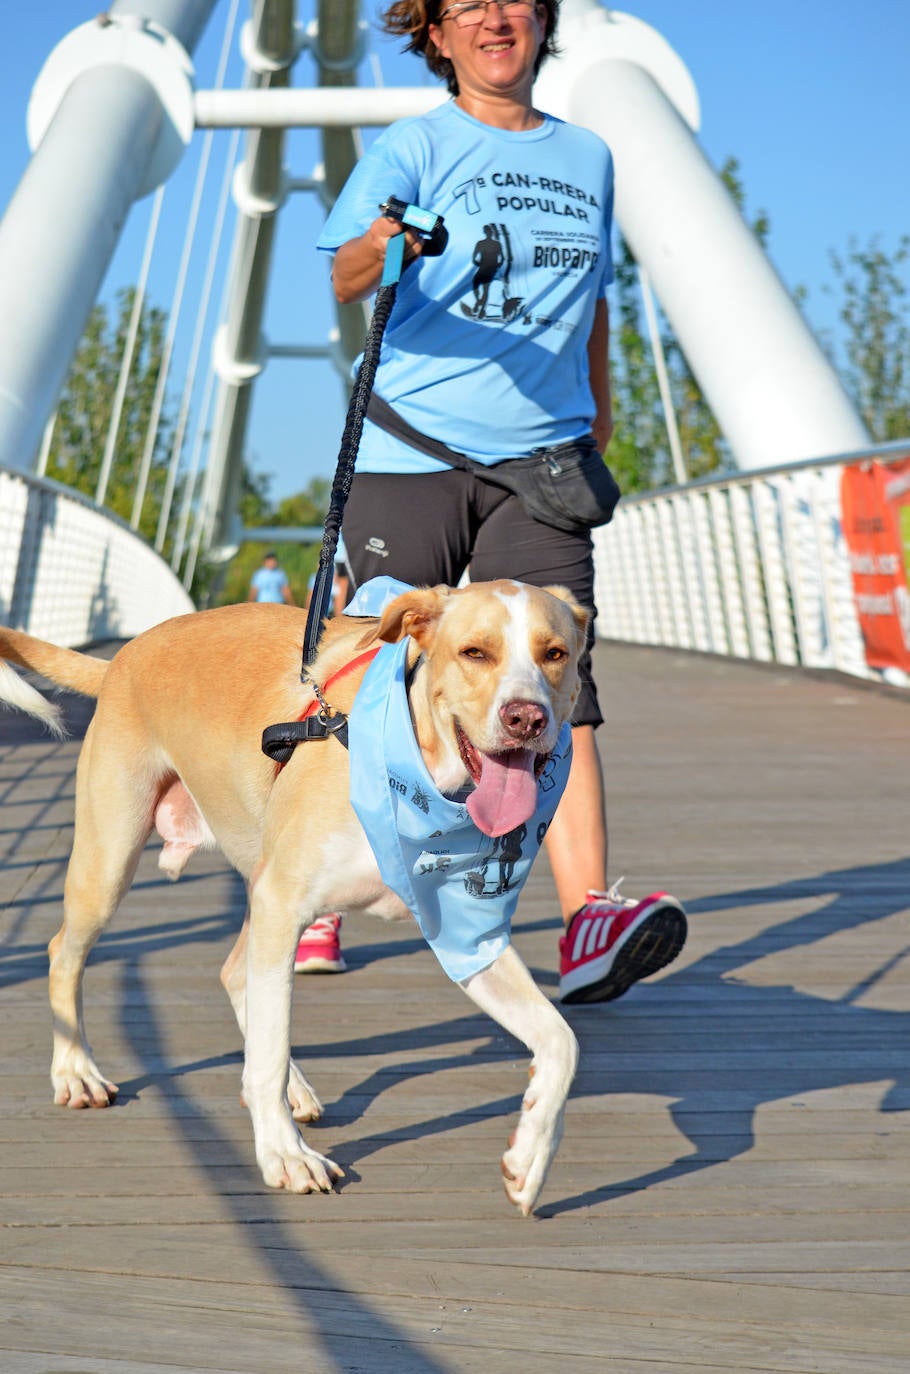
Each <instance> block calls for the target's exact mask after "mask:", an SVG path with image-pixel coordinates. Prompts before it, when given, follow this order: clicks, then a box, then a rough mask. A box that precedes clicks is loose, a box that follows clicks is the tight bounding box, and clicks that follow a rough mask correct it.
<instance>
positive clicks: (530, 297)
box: [319, 0, 686, 1002]
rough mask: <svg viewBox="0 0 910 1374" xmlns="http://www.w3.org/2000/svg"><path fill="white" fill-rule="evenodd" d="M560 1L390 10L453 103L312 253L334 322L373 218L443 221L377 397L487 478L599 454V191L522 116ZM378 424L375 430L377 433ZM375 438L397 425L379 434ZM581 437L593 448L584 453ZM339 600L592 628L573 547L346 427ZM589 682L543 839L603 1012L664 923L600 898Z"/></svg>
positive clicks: (577, 983)
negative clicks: (533, 617) (322, 271)
mask: <svg viewBox="0 0 910 1374" xmlns="http://www.w3.org/2000/svg"><path fill="white" fill-rule="evenodd" d="M557 12H558V0H540V2H539V3H535V0H500V3H496V0H491V2H490V3H474V0H452V2H451V3H449V0H442V2H441V3H439V2H438V0H435V2H434V0H398V3H396V4H393V5H392V6H391V7H390V8H389V9H388V10H387V11H386V13H385V15H384V21H385V27H386V28H387V30H389V31H390V32H392V33H397V34H402V35H406V36H407V39H408V43H407V47H408V48H409V49H410V50H411V51H413V52H416V53H419V54H421V55H422V56H423V57H424V59H425V60H426V62H427V64H428V66H429V68H430V70H431V71H433V72H434V73H435V74H436V75H438V76H441V77H442V78H443V79H444V80H445V81H446V83H447V85H448V88H449V90H450V92H451V94H452V96H453V99H452V100H451V101H449V102H448V103H447V104H445V105H443V106H442V107H440V108H439V109H437V110H434V111H432V112H431V113H430V114H428V115H425V116H421V117H420V118H416V119H405V120H400V121H399V122H398V123H397V124H394V125H392V126H391V127H390V128H389V129H388V130H386V132H385V133H384V134H383V135H382V136H381V137H380V138H379V139H378V140H377V141H376V143H375V144H374V145H373V147H372V148H371V149H370V150H369V152H368V153H367V154H366V155H365V156H364V157H363V158H362V159H361V161H360V162H359V164H358V166H357V168H356V169H355V171H354V173H353V175H352V176H351V178H350V180H349V182H348V184H347V186H346V187H345V188H344V190H343V191H342V193H341V195H340V197H339V199H338V201H337V203H336V205H335V207H334V209H333V211H332V213H331V215H330V216H329V219H328V221H327V223H326V226H325V230H324V232H323V234H322V236H321V238H320V241H319V247H320V248H322V249H324V250H327V251H329V252H331V253H333V254H334V262H333V267H332V281H333V285H334V289H335V294H336V296H337V298H338V300H339V301H340V302H343V303H347V302H352V301H359V300H363V299H365V298H366V297H368V296H369V295H371V294H372V293H373V292H374V291H375V290H376V288H377V286H378V284H379V281H380V277H381V275H382V270H383V264H384V260H385V251H386V247H387V244H388V242H389V240H390V239H391V238H393V237H394V236H395V235H397V234H399V233H401V232H402V226H401V225H400V223H398V222H396V221H395V220H393V219H390V218H388V217H386V216H385V215H383V214H382V213H380V212H379V206H380V205H381V204H382V203H384V202H385V201H386V200H387V199H388V197H389V196H390V195H391V196H395V197H397V198H398V199H400V200H403V201H406V202H410V203H413V204H417V205H420V206H422V207H423V208H425V209H428V210H432V211H434V212H436V213H437V214H441V215H442V216H443V217H444V219H445V224H446V228H447V230H448V232H449V242H448V245H447V247H446V249H445V251H444V252H443V253H442V255H441V256H437V257H429V256H423V254H422V248H421V243H420V241H419V239H418V238H417V236H416V235H415V234H414V233H413V231H411V230H406V231H404V232H405V233H406V247H405V255H404V256H405V263H406V269H405V271H404V273H403V276H402V279H401V282H400V285H399V288H398V296H397V300H396V304H395V308H394V310H393V312H392V316H391V318H390V321H389V325H388V328H387V331H386V335H385V340H384V343H383V352H382V360H381V363H380V366H379V369H378V373H377V378H376V391H377V393H378V394H379V396H381V397H382V399H383V400H384V401H386V402H387V403H389V405H391V406H392V408H393V410H394V412H396V414H397V416H398V417H400V418H401V419H403V420H404V421H406V422H407V424H408V425H410V426H412V427H413V429H414V430H416V431H418V432H419V434H420V435H421V436H429V438H430V439H431V440H433V439H435V440H442V441H443V442H444V443H445V444H447V445H448V446H449V447H450V448H452V449H455V450H457V451H459V452H461V453H463V454H466V455H467V456H468V457H469V458H471V459H473V460H474V461H475V462H478V463H481V464H484V465H487V466H489V465H490V464H494V463H499V462H502V461H504V460H508V459H510V458H516V457H518V456H522V455H527V454H530V453H532V452H533V451H535V450H540V449H546V448H551V447H555V446H561V445H564V444H566V443H576V444H581V445H584V444H591V443H592V442H594V443H596V444H597V446H598V448H599V450H600V451H601V452H602V451H603V449H604V448H605V447H606V445H607V443H608V441H609V438H610V434H611V432H612V417H611V404H610V383H609V371H608V359H607V350H608V338H609V323H608V315H607V303H606V300H605V297H604V292H605V290H606V287H607V285H608V284H609V282H610V281H611V280H612V276H613V272H612V263H611V257H610V226H611V217H612V206H613V169H612V160H611V157H610V153H609V150H608V148H607V147H606V145H605V144H604V143H603V142H602V141H601V140H600V139H599V138H598V137H597V136H596V135H595V134H593V133H590V132H589V131H588V130H584V129H579V128H576V127H574V126H572V125H569V124H566V123H563V122H562V121H560V120H557V119H554V118H552V117H551V116H549V115H546V114H544V113H542V112H541V111H539V110H538V109H536V108H535V106H534V104H533V101H532V98H531V88H532V84H533V81H534V77H535V75H536V73H537V71H538V69H539V67H540V64H541V63H542V62H543V61H544V60H545V58H546V57H547V56H548V55H550V54H551V53H552V52H553V51H554V34H555V29H556V20H557ZM385 423H387V422H385ZM393 430H394V425H393ZM592 436H593V439H592ZM344 537H345V545H346V548H347V551H348V564H349V567H350V569H351V572H352V575H353V578H354V581H355V585H359V584H360V583H362V582H363V581H364V580H366V579H367V578H370V577H373V576H376V575H378V574H381V573H385V574H388V575H390V576H392V577H397V578H400V579H402V580H403V581H406V582H411V583H415V584H434V583H439V582H445V583H449V584H451V585H455V584H457V583H458V581H459V579H460V577H461V576H462V574H463V573H464V571H465V569H466V568H467V567H468V566H469V565H470V570H471V571H470V575H471V578H472V580H474V581H482V580H486V579H494V578H500V577H505V578H516V579H519V580H522V581H526V582H530V583H534V584H536V585H538V586H545V585H547V584H549V583H561V584H563V585H565V586H568V587H569V588H571V590H572V591H573V593H574V594H575V596H576V598H577V599H578V600H579V602H580V603H581V604H582V605H585V606H589V607H591V608H592V609H593V606H594V594H593V593H594V568H593V557H592V546H591V538H590V535H589V534H588V533H587V532H586V531H581V532H578V531H576V532H572V533H566V532H564V531H562V530H558V529H554V528H553V527H552V526H550V525H547V524H543V523H541V522H540V521H538V520H535V519H532V518H531V517H530V516H529V515H527V514H526V513H525V510H524V509H523V507H522V505H521V502H520V501H519V499H518V498H517V497H516V496H515V495H512V494H509V492H508V491H506V490H505V489H504V488H503V487H502V486H500V485H497V484H496V483H495V481H493V480H489V481H488V480H486V479H485V478H484V476H482V475H478V474H477V473H476V472H470V471H468V472H466V471H463V470H459V469H458V468H452V467H448V466H447V465H446V464H445V463H444V462H441V461H438V460H437V459H436V458H434V457H432V456H429V455H428V454H427V453H425V452H423V451H421V450H420V448H419V447H414V444H413V435H412V436H411V442H406V441H404V440H403V439H402V438H401V437H399V434H398V433H395V432H390V430H389V429H387V428H379V427H378V426H377V425H376V424H374V423H371V422H370V421H369V420H368V421H367V422H366V424H365V426H364V432H363V437H362V440H361V446H360V452H359V457H358V463H357V475H356V476H355V478H354V482H353V486H352V489H351V494H350V497H349V500H348V504H347V507H346V510H345V515H344ZM602 719H603V718H602V716H601V714H600V710H599V707H598V703H597V693H596V690H595V687H594V683H593V681H592V678H591V661H590V654H588V655H587V656H586V658H585V661H584V663H583V665H582V691H581V694H580V697H579V701H578V705H577V708H576V713H575V715H574V717H573V721H572V724H573V727H574V728H573V732H572V733H573V761H572V768H571V774H570V778H569V784H568V787H567V789H566V793H565V795H564V798H563V800H562V802H561V804H560V807H559V810H558V812H557V814H556V817H555V818H554V820H553V823H552V825H551V827H550V831H549V834H548V836H547V850H548V855H549V859H550V865H551V868H552V871H553V875H554V879H555V882H556V888H557V892H558V895H559V900H560V905H561V907H562V914H563V921H564V923H565V925H566V927H567V931H566V935H565V936H564V937H563V939H561V941H560V955H561V957H560V996H561V998H562V1000H563V1001H565V1002H587V1001H606V1000H609V999H611V998H614V997H618V996H620V995H621V994H622V993H623V992H625V991H626V990H627V988H629V987H630V986H631V985H632V983H634V982H636V981H637V980H638V979H639V978H643V977H646V976H647V975H648V974H651V973H654V972H656V971H657V969H659V968H662V967H663V966H664V965H665V964H667V963H669V962H670V960H671V959H673V958H675V957H676V955H677V954H678V953H679V950H680V949H681V948H682V945H683V942H684V940H685V934H686V919H685V915H684V913H683V910H682V907H681V906H680V904H679V903H678V902H677V901H676V900H675V898H673V897H669V896H667V895H666V894H663V893H657V894H654V895H653V896H651V897H648V898H646V899H645V900H644V901H642V902H635V901H632V900H629V899H623V898H621V897H619V896H618V895H617V893H616V892H615V891H612V892H606V891H604V889H605V888H606V865H607V835H606V818H605V809H604V793H603V780H602V775H601V768H600V761H599V756H598V753H597V748H596V744H595V739H594V730H595V728H596V727H597V726H598V725H600V724H601V723H602Z"/></svg>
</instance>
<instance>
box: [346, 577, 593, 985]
mask: <svg viewBox="0 0 910 1374" xmlns="http://www.w3.org/2000/svg"><path fill="white" fill-rule="evenodd" d="M366 585H367V584H365V587H366ZM399 586H400V587H401V588H402V590H407V588H406V587H404V586H403V584H399ZM355 614H356V612H355ZM360 614H376V612H375V611H367V612H363V611H361V612H360ZM409 643H410V641H409V640H408V639H404V640H402V642H401V643H399V644H386V645H383V647H382V648H381V649H380V651H379V653H378V654H377V656H376V658H374V659H373V662H372V663H371V664H370V666H369V668H368V669H367V673H366V676H365V678H364V680H363V684H362V685H361V688H360V690H359V692H358V693H357V699H356V701H355V703H354V708H353V710H352V712H351V715H350V720H349V731H350V751H349V752H350V764H351V803H352V805H353V807H354V810H355V811H356V813H357V817H358V819H359V821H360V823H361V825H362V826H363V828H364V830H365V832H366V836H367V839H368V840H369V842H370V846H371V848H372V850H373V853H374V854H375V856H376V862H377V864H378V865H379V872H380V874H381V876H382V880H383V882H384V883H385V884H386V886H387V887H390V888H391V889H392V890H393V892H395V893H397V895H398V896H399V897H400V898H401V900H402V901H403V902H404V904H405V905H406V906H407V907H409V908H410V910H411V911H412V912H413V914H414V916H415V918H416V920H417V924H418V925H419V926H420V929H421V931H422V932H423V935H424V938H425V939H426V941H427V943H428V944H429V946H430V948H431V949H432V951H433V953H434V954H435V955H436V958H437V959H438V960H439V962H440V964H441V965H442V967H443V969H444V970H445V972H446V973H447V974H448V976H449V977H450V978H451V979H453V980H454V981H455V982H458V983H460V982H463V981H464V979H466V978H470V977H471V976H472V974H475V973H479V972H480V971H481V969H485V968H487V967H488V966H489V965H490V964H492V963H493V961H494V959H496V958H498V957H499V955H500V954H501V953H502V951H503V950H504V949H505V948H506V946H507V945H508V943H509V937H510V930H511V924H512V915H513V913H514V911H515V907H516V904H517V902H518V897H519V894H520V892H521V889H522V887H523V886H524V883H525V880H526V878H527V876H528V873H529V872H530V869H531V864H532V863H533V861H534V859H535V857H536V855H537V851H538V849H539V848H540V845H541V842H542V840H543V837H544V835H545V834H546V832H547V827H548V826H549V824H550V821H551V820H552V819H553V815H554V812H555V811H556V807H557V804H558V802H559V799H560V797H561V796H562V793H563V790H564V788H565V785H566V780H567V778H568V775H569V762H570V759H571V756H572V731H571V728H570V727H569V726H568V725H563V727H562V729H561V730H560V732H559V737H558V739H557V743H556V748H555V749H554V750H553V753H552V756H551V757H550V759H549V761H548V763H547V765H546V767H545V768H544V770H543V772H542V773H541V775H540V777H539V778H538V779H537V808H536V810H535V812H534V815H533V816H532V817H531V818H530V820H528V822H527V823H526V824H525V825H520V826H518V827H517V828H516V829H515V830H511V831H509V832H508V833H507V834H505V835H500V836H496V837H494V838H490V837H489V836H487V835H484V834H483V833H482V832H481V831H480V830H479V829H478V828H477V826H476V825H475V824H474V822H473V821H472V820H471V818H470V816H469V815H468V812H467V808H466V806H465V803H464V798H463V797H456V798H454V799H453V798H450V797H446V796H444V795H443V794H442V793H441V792H439V791H438V790H437V788H436V785H435V783H434V782H433V780H432V778H431V777H430V774H429V772H428V771H427V767H426V764H425V763H424V761H423V757H422V755H421V753H420V749H419V747H418V744H417V740H416V738H415V735H414V728H413V725H412V723H411V714H410V710H409V707H408V698H407V690H406V685H405V671H406V665H407V655H408V646H409ZM465 795H467V794H466V793H465Z"/></svg>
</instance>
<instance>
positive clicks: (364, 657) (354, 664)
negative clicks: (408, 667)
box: [297, 644, 382, 720]
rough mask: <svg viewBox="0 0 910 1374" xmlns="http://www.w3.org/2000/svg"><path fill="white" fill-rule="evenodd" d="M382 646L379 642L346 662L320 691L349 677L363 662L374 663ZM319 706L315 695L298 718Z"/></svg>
mask: <svg viewBox="0 0 910 1374" xmlns="http://www.w3.org/2000/svg"><path fill="white" fill-rule="evenodd" d="M381 648H382V645H381V644H377V645H376V648H375V649H367V651H366V653H365V654H358V655H357V657H356V658H352V659H351V661H350V663H345V664H344V665H343V666H342V667H341V668H339V669H338V672H337V673H333V674H332V676H331V677H327V678H326V680H325V685H324V686H323V687H320V689H319V690H320V692H327V691H328V690H329V688H330V687H331V686H332V685H333V683H336V682H340V681H341V679H342V678H343V677H347V675H348V673H353V671H354V669H355V668H359V667H360V665H361V663H372V662H373V659H374V658H375V657H376V655H377V654H378V653H379V650H380V649H381ZM318 706H319V700H318V698H317V697H314V698H313V700H312V701H311V702H310V704H309V706H308V707H307V708H306V710H305V711H302V712H301V713H300V715H299V716H298V717H297V719H298V720H306V719H307V717H308V716H311V715H313V714H314V712H315V711H316V708H317V707H318Z"/></svg>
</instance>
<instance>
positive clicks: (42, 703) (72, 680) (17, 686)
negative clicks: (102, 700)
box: [0, 626, 110, 738]
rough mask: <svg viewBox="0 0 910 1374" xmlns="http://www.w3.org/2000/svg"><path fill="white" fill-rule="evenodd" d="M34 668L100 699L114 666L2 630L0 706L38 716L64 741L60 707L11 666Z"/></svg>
mask: <svg viewBox="0 0 910 1374" xmlns="http://www.w3.org/2000/svg"><path fill="white" fill-rule="evenodd" d="M10 663H16V664H18V666H19V667H20V668H30V669H31V670H32V671H33V672H35V673H40V674H41V676H42V677H46V678H48V679H49V680H50V681H51V682H54V683H56V684H57V686H58V687H64V688H66V690H67V691H68V692H81V693H82V695H83V696H87V697H96V696H97V695H98V693H99V692H100V691H101V684H102V682H103V681H104V675H105V673H106V672H107V670H108V668H109V667H110V664H109V663H108V661H107V659H104V658H92V656H91V655H90V654H79V653H76V652H75V651H74V650H73V649H58V648H57V647H56V645H54V644H47V643H46V642H45V641H44V640H43V639H34V638H33V637H32V636H31V635H27V634H23V633H22V631H21V630H7V629H6V628H4V627H3V626H0V702H2V703H4V704H5V705H7V706H13V707H15V708H16V709H17V710H19V711H25V712H27V714H28V715H30V716H36V717H37V718H38V720H41V721H43V722H44V724H45V725H46V726H47V728H48V729H49V730H50V732H51V734H53V735H56V736H57V737H58V738H62V737H63V736H64V735H65V734H66V731H65V730H64V728H63V721H62V718H61V715H60V708H59V706H57V705H55V703H54V702H52V701H48V699H47V697H44V696H42V695H41V693H40V692H39V691H37V690H36V689H35V688H34V687H32V686H31V685H30V684H29V683H27V682H26V681H25V679H24V678H22V677H20V676H19V674H18V673H16V672H14V671H13V669H12V668H11V667H10V666H9V665H10Z"/></svg>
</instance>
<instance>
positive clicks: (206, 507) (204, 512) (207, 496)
mask: <svg viewBox="0 0 910 1374" xmlns="http://www.w3.org/2000/svg"><path fill="white" fill-rule="evenodd" d="M244 250H245V257H244V259H243V260H242V261H241V262H240V263H238V265H237V267H238V270H237V272H236V273H235V272H234V271H233V270H232V271H230V272H229V273H228V276H227V279H226V281H225V284H224V293H223V296H222V302H221V311H220V317H221V319H222V320H224V319H226V317H227V311H228V307H229V303H230V299H231V292H232V280H233V279H234V278H235V277H237V276H239V277H240V279H241V280H243V281H247V280H248V279H249V274H250V272H251V271H252V267H253V259H254V257H255V253H256V243H255V240H254V239H252V238H250V239H248V240H247V241H246V243H245V244H244ZM209 375H210V379H211V380H212V381H213V382H214V375H215V370H214V369H212V372H211V373H210V374H209ZM209 399H210V400H211V397H210V398H209ZM216 411H217V406H216ZM203 419H204V416H203ZM212 422H213V423H214V417H213V421H212ZM204 438H205V435H204V433H203V432H202V430H200V433H199V435H198V436H197V454H198V450H199V448H201V445H202V442H203V440H204ZM220 484H221V469H220V467H213V466H212V464H211V463H208V464H207V465H206V469H205V476H204V479H203V486H202V495H201V497H200V500H199V505H198V507H197V510H196V519H195V522H194V526H193V534H192V537H191V539H190V543H189V551H188V553H187V561H186V565H185V567H184V570H183V585H184V586H185V587H187V588H189V587H190V586H191V585H192V581H193V576H194V574H195V571H196V563H197V561H198V559H199V552H200V549H201V548H202V543H203V540H205V541H207V542H208V541H210V540H211V536H212V528H213V525H214V521H215V513H216V511H215V506H216V502H217V493H218V489H219V487H220Z"/></svg>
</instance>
